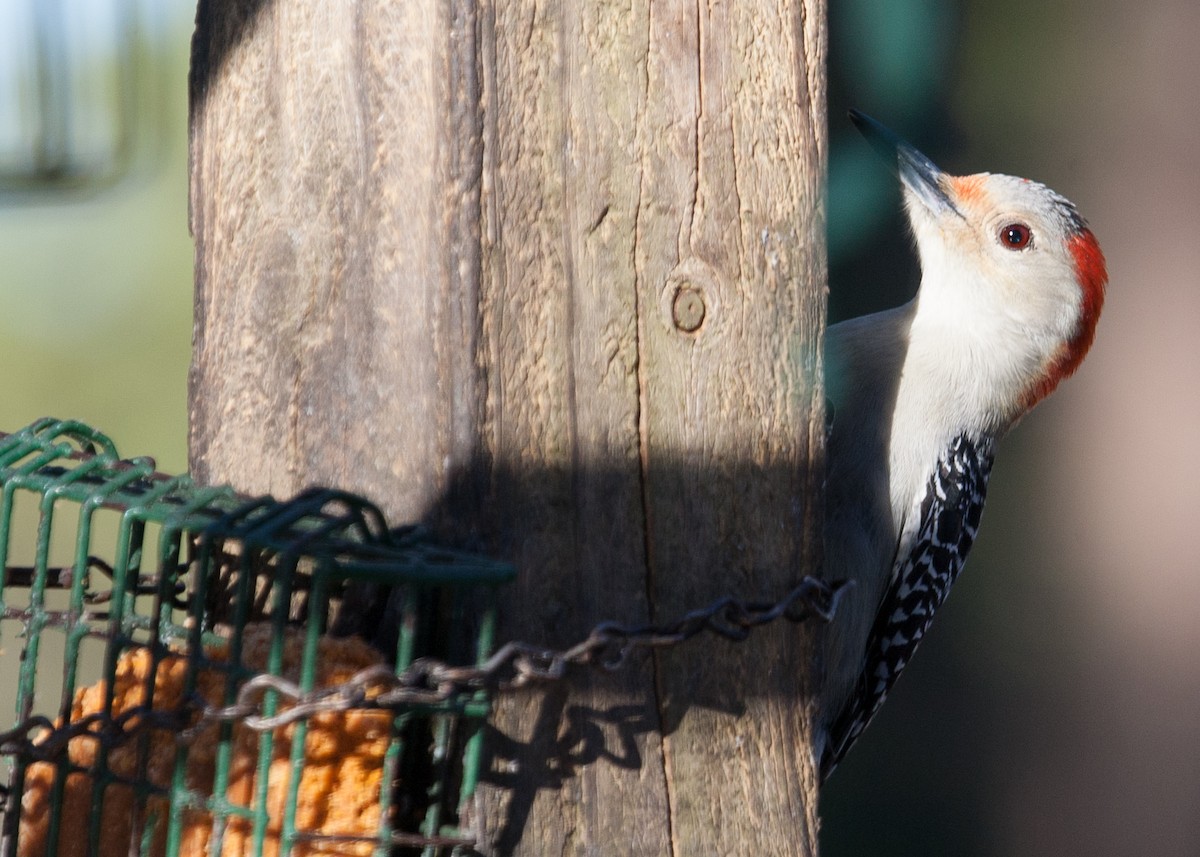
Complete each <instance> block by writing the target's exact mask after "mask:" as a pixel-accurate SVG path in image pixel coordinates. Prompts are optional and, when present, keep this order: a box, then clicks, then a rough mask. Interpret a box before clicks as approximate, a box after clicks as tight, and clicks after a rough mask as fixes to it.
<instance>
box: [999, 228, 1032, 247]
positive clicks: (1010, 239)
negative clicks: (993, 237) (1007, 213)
mask: <svg viewBox="0 0 1200 857" xmlns="http://www.w3.org/2000/svg"><path fill="white" fill-rule="evenodd" d="M1032 240H1033V233H1032V232H1030V231H1029V227H1028V226H1026V225H1025V224H1024V223H1009V224H1008V225H1007V226H1001V227H1000V243H1001V244H1002V245H1004V246H1005V247H1006V248H1008V249H1009V250H1024V249H1025V248H1026V247H1028V246H1029V242H1030V241H1032Z"/></svg>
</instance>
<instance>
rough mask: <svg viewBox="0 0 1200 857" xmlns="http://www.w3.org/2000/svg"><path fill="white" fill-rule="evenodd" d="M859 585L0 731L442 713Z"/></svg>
mask: <svg viewBox="0 0 1200 857" xmlns="http://www.w3.org/2000/svg"><path fill="white" fill-rule="evenodd" d="M849 585H850V584H848V583H846V582H844V581H843V582H838V583H834V584H827V583H825V582H823V581H820V580H816V579H814V578H811V577H805V578H804V579H803V580H802V581H801V582H800V584H799V585H797V586H796V587H794V588H793V589H792V590H790V591H789V592H788V593H786V594H785V595H784V596H783V597H782V598H780V599H778V600H776V601H747V600H741V599H737V598H732V597H726V598H721V599H720V600H718V601H715V602H713V603H712V604H710V605H709V606H707V607H705V608H702V609H699V610H693V611H692V612H690V613H688V614H686V615H685V616H683V617H682V618H680V619H678V620H676V621H674V622H670V623H666V624H661V625H640V626H634V627H630V626H626V625H621V624H618V623H616V622H601V623H600V624H599V625H596V626H595V627H594V628H593V629H592V631H591V633H589V634H588V635H587V637H585V638H584V639H583V640H581V641H580V642H578V643H576V644H575V645H573V646H570V647H568V648H564V649H552V648H547V647H545V646H539V645H534V644H532V643H523V642H510V643H506V644H504V645H503V646H501V647H500V648H499V649H498V650H497V651H496V653H495V654H493V655H492V656H491V657H490V658H488V659H487V660H486V661H484V662H483V663H481V664H479V665H477V666H452V665H450V664H447V663H445V662H443V661H439V660H437V659H434V658H420V659H418V660H416V661H414V662H413V663H412V664H411V665H410V666H409V667H408V668H407V669H405V670H403V671H402V672H401V673H400V674H399V675H396V674H395V673H394V672H393V671H392V669H391V668H390V667H388V666H387V665H385V664H378V665H375V666H372V667H368V668H367V669H364V670H360V671H359V672H358V673H356V674H355V675H354V676H352V677H351V678H350V679H348V680H347V681H345V682H343V683H341V684H337V685H332V686H329V687H324V688H318V689H315V690H312V691H304V690H303V689H301V687H300V686H299V685H298V684H296V683H295V682H292V681H289V680H287V679H284V678H281V677H279V676H273V675H267V674H260V675H256V676H254V677H252V678H250V679H249V680H247V681H246V682H245V683H243V684H242V685H241V687H240V688H239V690H238V695H237V699H236V701H235V702H234V704H233V705H230V706H226V707H212V706H208V705H206V704H205V703H204V701H203V700H201V699H199V698H195V699H193V700H192V705H191V706H187V705H185V706H184V707H182V708H179V709H175V710H171V711H162V710H150V709H148V708H146V707H144V706H142V707H136V708H131V709H129V710H127V711H125V712H123V713H122V714H121V715H120V716H118V717H111V716H106V715H103V714H93V715H90V716H88V717H86V718H82V719H80V720H77V721H73V722H71V723H69V724H67V725H65V726H55V724H54V723H53V722H52V721H50V720H49V719H47V718H44V717H35V718H31V719H30V720H28V721H26V722H25V723H22V724H20V725H19V726H18V727H17V728H15V729H12V730H10V731H8V732H0V755H22V756H24V757H25V758H27V759H50V758H53V757H54V756H56V755H57V754H59V753H61V752H62V751H63V750H64V749H65V747H66V746H67V744H68V743H69V742H70V741H71V740H73V739H75V738H77V737H80V736H88V737H89V738H91V739H93V740H96V741H98V742H101V743H103V744H106V745H108V746H109V747H110V748H111V747H113V746H116V745H117V744H121V743H125V742H126V741H128V740H129V739H130V738H131V737H132V736H133V735H134V734H136V733H138V732H140V731H142V730H144V729H147V728H157V729H166V730H170V731H172V732H174V733H175V734H176V735H177V740H179V741H188V740H190V739H191V738H193V737H194V736H195V735H196V733H197V732H198V731H199V730H201V729H203V728H204V727H205V726H207V725H209V724H211V723H214V722H238V723H243V724H245V725H246V726H247V727H249V728H250V729H254V730H256V731H269V730H274V729H278V728H280V727H283V726H287V725H289V724H291V723H295V722H297V721H300V720H304V719H307V718H310V717H312V716H314V715H317V714H321V713H325V712H334V711H350V710H362V709H367V710H370V709H397V708H402V707H405V706H412V705H440V704H445V703H448V702H451V701H453V700H456V699H461V698H464V697H466V696H468V695H471V694H474V693H475V692H477V691H480V690H484V689H489V690H496V691H501V692H504V691H510V690H515V689H518V688H521V687H524V686H526V685H529V684H532V683H534V682H553V681H559V680H562V679H563V678H564V677H565V676H566V674H567V668H568V667H570V666H591V667H597V668H601V669H605V670H610V671H611V670H616V669H619V668H620V667H621V666H622V665H624V664H625V663H626V662H627V661H628V660H629V658H630V656H631V655H632V654H633V653H634V652H636V651H647V650H653V649H660V648H665V647H670V646H677V645H679V644H681V643H684V642H686V641H687V640H690V639H692V638H693V637H695V636H697V635H699V634H701V633H704V632H707V633H711V634H713V635H714V636H718V637H723V638H725V639H728V640H733V641H742V640H745V639H746V638H747V637H748V636H749V635H750V632H751V631H752V630H753V629H755V628H757V627H760V626H762V625H766V624H769V623H771V622H774V621H776V620H778V619H786V620H788V621H789V622H793V623H798V622H803V621H805V620H807V619H809V618H810V617H813V616H815V617H817V618H818V619H821V620H822V621H824V622H828V621H830V620H831V619H832V618H833V615H834V613H835V612H836V610H837V605H838V601H839V599H840V598H841V595H842V593H843V592H844V591H845V589H846V588H847V587H848V586H849ZM268 691H274V693H275V694H276V699H277V702H278V703H283V704H287V705H288V707H287V708H285V709H284V710H282V711H279V712H277V713H274V714H271V715H267V714H265V713H263V702H264V699H265V698H266V694H267V692H268ZM35 733H37V735H36V737H34V734H35Z"/></svg>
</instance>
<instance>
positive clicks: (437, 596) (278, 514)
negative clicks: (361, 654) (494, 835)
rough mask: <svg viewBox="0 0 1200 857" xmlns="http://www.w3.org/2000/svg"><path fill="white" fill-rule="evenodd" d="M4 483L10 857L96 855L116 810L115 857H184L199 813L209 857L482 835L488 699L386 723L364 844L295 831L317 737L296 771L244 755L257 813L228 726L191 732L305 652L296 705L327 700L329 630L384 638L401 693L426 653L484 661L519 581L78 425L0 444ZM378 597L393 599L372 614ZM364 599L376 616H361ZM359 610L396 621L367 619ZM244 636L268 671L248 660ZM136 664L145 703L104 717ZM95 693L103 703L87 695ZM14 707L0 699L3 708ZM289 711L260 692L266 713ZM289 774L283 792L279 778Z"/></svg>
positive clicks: (34, 431)
mask: <svg viewBox="0 0 1200 857" xmlns="http://www.w3.org/2000/svg"><path fill="white" fill-rule="evenodd" d="M0 485H2V486H3V493H2V500H0V682H5V681H6V676H5V672H4V670H5V669H6V668H7V669H10V670H11V669H15V670H16V675H15V681H12V682H8V683H7V684H0V687H3V686H12V685H13V684H15V687H16V698H15V721H14V724H15V727H14V729H13V730H10V731H9V732H8V733H6V734H7V735H8V736H10V738H12V740H10V741H9V742H7V743H5V744H3V745H0V762H7V767H8V770H7V772H4V771H3V770H0V773H6V774H7V783H8V785H7V787H6V789H5V791H4V793H3V795H2V797H3V800H4V819H3V826H2V828H0V854H2V855H3V857H17V855H18V854H20V857H27V853H28V854H32V853H34V852H32V851H28V852H26V851H23V850H21V849H23V848H24V847H25V846H24V845H23V844H22V843H21V834H22V830H21V828H22V825H25V826H26V827H29V826H30V825H31V824H34V823H36V824H37V825H38V832H39V835H40V836H42V837H43V840H42V842H41V846H42V850H41V851H40V852H38V853H45V854H62V853H71V854H87V855H94V854H101V853H102V852H103V851H104V849H103V848H102V847H101V845H100V843H101V842H102V841H104V838H105V837H106V836H111V835H112V833H113V830H114V822H113V819H112V813H111V809H112V807H113V806H119V807H121V808H122V810H121V814H122V816H127V817H123V818H122V819H120V820H119V824H122V825H125V826H126V827H127V828H128V832H127V833H126V832H125V830H126V827H120V829H119V833H120V837H121V838H122V839H123V840H124V841H123V842H122V843H121V848H120V851H121V853H129V854H135V853H136V854H147V855H149V854H155V855H157V854H165V855H168V857H174V855H181V854H187V853H189V852H188V850H187V848H188V845H189V842H192V843H193V845H194V837H193V839H189V838H188V836H189V833H188V829H187V825H188V822H189V819H190V820H192V821H194V820H195V819H196V817H197V814H199V815H200V817H202V818H211V826H210V828H209V830H208V832H207V834H206V836H207V842H206V845H205V847H204V848H203V851H206V852H207V853H208V854H212V855H218V854H222V853H230V848H229V847H228V842H227V840H228V839H229V832H230V830H231V829H232V828H235V827H236V828H239V829H240V830H241V831H243V835H242V844H240V845H238V846H237V848H236V849H234V850H235V851H236V853H238V854H255V855H264V854H276V853H277V854H281V855H282V854H306V853H323V854H329V853H355V854H358V853H374V854H389V853H391V854H418V853H419V854H422V855H437V854H451V853H454V854H458V853H467V852H468V851H469V849H470V847H471V845H472V844H473V842H474V840H475V836H474V832H473V831H472V830H471V829H470V824H471V820H470V819H469V818H467V817H465V815H469V813H462V812H460V811H461V810H463V809H464V808H466V807H468V806H469V801H470V798H471V796H472V795H473V793H474V790H475V785H476V782H477V777H478V768H479V764H480V740H481V727H482V724H483V721H484V719H485V718H486V715H487V712H488V700H487V697H486V694H485V692H484V691H471V692H469V693H463V694H460V695H458V696H455V697H453V698H451V699H448V700H446V701H444V702H439V703H437V704H424V705H413V706H407V707H405V708H402V709H392V714H391V715H387V716H385V717H384V721H385V722H386V724H387V728H386V736H387V740H386V745H387V746H386V751H385V752H384V754H383V761H382V765H383V770H382V774H381V777H380V779H379V782H380V786H379V789H378V796H377V800H378V806H379V811H378V817H379V824H378V828H377V830H375V831H370V832H368V834H366V835H364V834H362V833H354V834H346V833H344V832H343V833H340V834H339V833H334V834H330V833H327V832H322V831H321V830H314V829H306V828H305V827H304V825H303V823H302V821H303V819H302V818H300V814H298V799H299V797H300V795H299V790H300V789H301V787H302V786H303V784H304V780H303V777H304V771H305V768H306V766H310V758H309V755H308V750H307V749H306V736H307V735H308V731H309V729H310V725H311V723H312V722H315V721H313V719H312V718H311V717H305V718H301V719H299V720H298V722H296V724H295V725H294V727H292V728H293V729H294V731H293V732H292V733H291V734H290V735H289V736H287V737H288V740H290V748H289V752H288V754H287V758H286V760H281V759H280V758H278V756H277V754H275V753H274V744H275V742H276V741H277V740H281V739H280V737H279V736H280V735H281V734H282V733H280V732H279V730H268V731H262V732H259V733H256V735H255V736H252V737H251V739H250V740H251V746H253V743H254V742H255V741H256V742H257V756H256V758H255V759H254V766H255V774H254V777H253V778H252V779H251V782H252V784H253V785H252V791H253V795H252V797H251V799H249V800H246V801H238V800H232V799H230V797H229V789H230V787H231V784H232V782H233V779H234V771H235V769H236V768H238V766H239V765H242V766H244V765H245V764H246V758H245V756H246V740H245V736H244V735H243V736H242V737H241V738H239V737H238V725H237V724H235V723H233V722H228V721H226V722H221V723H220V724H219V725H214V726H213V727H212V728H211V729H209V731H208V733H207V735H199V736H198V734H197V733H195V730H194V729H193V730H192V731H191V732H189V731H188V729H189V724H194V723H195V720H196V715H197V713H198V711H199V710H200V709H201V708H204V707H205V705H204V703H205V700H204V699H203V697H202V694H201V693H200V692H199V691H200V685H202V684H205V683H207V685H208V686H210V688H211V686H212V685H213V683H214V681H215V683H216V686H217V687H218V688H219V694H220V695H221V699H220V704H222V705H225V706H228V705H231V704H233V703H234V701H235V699H236V697H237V694H238V689H239V687H241V686H242V684H243V682H244V681H245V680H246V679H248V678H250V677H251V676H253V675H255V674H257V673H260V672H265V673H267V674H271V675H281V674H282V673H281V668H282V666H283V663H284V660H285V659H286V657H287V652H288V650H289V647H292V648H298V650H299V651H300V653H301V654H300V658H299V675H298V683H299V685H300V687H301V688H302V689H303V690H304V691H311V690H314V689H315V688H316V689H319V688H317V685H316V680H317V675H318V673H319V668H320V667H321V666H322V664H321V662H320V660H321V658H320V656H321V655H323V653H325V652H326V650H327V649H326V648H323V647H328V646H331V645H334V644H333V643H331V642H330V641H331V640H333V639H334V637H333V636H332V635H331V634H330V633H329V632H330V631H336V630H337V627H336V626H338V625H339V624H341V625H342V632H344V630H345V629H346V628H349V629H350V630H355V631H358V632H360V633H361V632H364V631H372V630H377V626H379V625H380V624H386V626H387V628H390V629H394V634H393V635H391V636H389V635H388V634H386V633H385V634H382V635H378V634H376V635H374V636H375V640H374V642H375V643H376V645H379V644H380V642H381V641H382V643H383V644H384V645H385V646H386V648H385V649H384V651H385V652H386V653H387V654H388V655H389V656H391V657H388V658H387V661H388V664H389V666H390V667H391V668H393V669H394V670H395V673H396V674H397V675H398V674H399V673H400V672H402V671H403V670H404V669H405V668H406V667H407V666H409V665H410V664H411V663H412V662H413V661H414V659H417V658H419V657H422V656H427V655H428V656H436V657H439V658H444V659H448V660H450V661H451V662H456V663H464V664H478V663H482V662H483V661H484V660H485V659H486V657H487V655H488V654H489V652H490V649H491V646H492V632H493V625H494V618H495V617H494V611H493V607H492V606H491V603H490V598H489V597H488V595H487V593H488V592H490V591H491V589H492V588H493V587H494V586H496V585H498V584H499V583H501V582H503V581H505V580H507V579H509V578H510V577H511V575H512V568H511V567H510V566H508V565H505V564H502V563H496V562H492V561H489V560H486V559H482V558H479V557H476V556H472V555H469V554H464V553H459V552H451V551H446V550H443V549H439V548H435V547H433V546H431V545H429V544H428V543H427V542H425V541H424V540H422V539H421V538H420V537H419V534H417V533H415V532H414V531H411V530H397V531H391V530H388V528H387V526H386V523H385V521H384V519H383V516H382V515H381V514H380V512H379V511H378V509H376V508H375V507H373V506H371V505H370V504H369V503H366V502H365V501H363V500H362V499H361V498H358V497H355V496H353V495H350V494H347V493H345V492H338V491H332V490H315V491H309V492H306V493H304V494H302V495H300V496H299V497H297V498H296V499H295V500H293V501H290V502H286V503H280V502H277V501H275V500H273V499H271V498H259V499H247V498H245V497H242V496H239V495H238V494H236V493H235V492H234V491H232V490H231V489H229V488H200V487H197V486H195V485H194V484H193V483H192V482H191V481H190V480H189V479H188V478H187V477H171V476H166V475H163V474H160V473H157V472H156V471H155V467H154V462H153V460H151V459H148V458H140V459H132V460H121V459H120V457H119V456H118V454H117V451H116V449H115V447H114V446H113V444H112V442H111V441H110V440H109V439H108V438H106V437H105V436H104V435H102V434H100V433H98V432H96V431H95V430H93V429H91V428H89V427H88V426H86V425H83V424H81V423H78V422H66V421H58V420H50V419H47V420H41V421H39V422H37V423H34V424H33V425H30V426H28V427H26V428H25V429H23V430H21V431H19V432H17V433H14V434H12V435H0ZM31 535H32V539H30V538H29V536H31ZM30 542H32V543H31V544H30ZM30 554H32V562H30V563H28V564H27V565H22V564H21V560H22V559H23V558H27V557H29V556H30ZM381 588H386V591H389V592H391V593H392V596H391V598H390V599H381V598H379V597H378V595H379V593H380V591H382V590H381ZM355 592H358V593H359V599H358V601H357V602H356V601H355V600H354V593H355ZM363 592H366V593H368V595H370V594H374V595H375V596H376V597H375V598H373V599H367V600H364V599H363V598H362V593H363ZM368 601H370V602H371V603H376V604H378V603H387V604H388V605H390V608H389V609H390V611H391V612H390V613H387V614H385V615H383V616H359V615H358V611H360V610H361V609H362V605H363V604H364V603H368ZM339 611H340V612H339ZM355 620H357V623H356V622H355ZM387 628H385V630H387ZM248 629H254V630H253V631H251V630H248ZM251 633H257V634H258V637H257V638H256V639H257V643H258V644H260V646H259V647H260V648H261V649H263V650H264V651H263V656H264V657H265V663H258V664H252V663H250V662H248V661H247V659H246V658H245V657H244V654H245V653H244V651H243V649H244V648H245V647H246V645H247V640H248V635H249V634H251ZM264 634H265V636H264ZM360 648H367V647H365V644H363V645H361V646H360ZM131 653H135V654H136V653H140V654H141V655H142V656H148V657H149V663H150V667H149V668H148V669H146V670H144V675H143V676H142V677H141V678H139V679H138V680H137V681H138V682H139V687H138V689H137V692H138V693H140V694H141V695H140V697H137V696H136V694H135V699H138V700H139V704H138V705H136V706H134V707H133V708H132V709H130V710H124V711H121V712H118V711H117V709H116V708H114V699H115V698H116V697H117V695H118V694H119V693H120V692H121V685H122V681H124V682H125V684H128V681H129V680H128V678H123V676H124V673H122V672H121V670H122V669H124V665H125V664H126V662H127V660H128V659H129V658H131V657H132V656H133V654H131ZM181 658H182V659H183V660H184V661H185V662H186V670H185V672H184V675H183V679H182V692H181V695H179V698H178V699H177V700H176V701H175V703H174V705H167V704H165V703H164V704H160V705H156V704H155V694H156V693H158V694H159V695H160V697H163V699H165V698H166V696H167V695H168V694H166V692H165V691H164V690H163V686H162V684H161V682H160V678H161V675H162V674H163V673H164V672H165V671H168V670H170V669H174V668H175V667H176V666H177V664H178V662H179V661H180V659H181ZM293 659H294V658H293ZM101 676H102V677H103V679H104V681H103V683H102V684H91V685H89V684H88V682H89V681H90V680H91V679H94V678H97V677H101ZM214 677H215V679H214ZM56 682H57V683H58V685H59V686H57V687H55V684H56ZM366 690H367V688H364V691H366ZM89 692H90V693H93V694H99V696H100V698H102V700H103V705H102V710H101V711H99V712H98V713H96V712H93V714H92V715H91V716H90V718H91V719H90V722H86V723H84V722H82V721H76V722H73V720H72V712H73V707H74V709H75V715H76V716H77V715H78V714H79V711H78V698H79V697H80V695H81V694H85V695H86V694H87V693H89ZM5 696H7V693H4V692H3V691H0V704H2V703H3V702H4V697H5ZM212 703H213V700H212V699H208V700H207V704H208V707H209V708H210V709H211V707H212ZM6 707H7V706H6ZM278 707H279V700H278V698H277V694H276V693H275V692H274V691H272V690H267V691H266V692H265V694H264V696H263V699H262V702H261V714H263V715H266V716H270V715H272V714H274V713H275V712H276V710H277V709H278ZM363 707H364V710H366V709H369V708H370V706H369V704H367V703H365V702H364V706H363ZM376 714H378V712H377V711H376ZM3 723H4V721H2V720H0V730H2V729H4V728H5V727H4V726H3ZM164 735H166V736H169V737H170V747H169V755H173V757H174V758H173V760H171V764H169V765H168V767H167V771H168V772H169V776H164V775H163V774H162V771H161V770H160V768H161V759H157V760H156V755H155V754H156V753H158V754H160V755H161V748H162V745H163V741H164V737H163V736H164ZM12 736H16V737H15V738H13V737H12ZM22 738H23V740H22ZM201 738H202V739H203V740H201ZM210 741H211V742H215V747H213V746H209V743H210ZM239 741H240V742H241V743H239ZM80 742H82V743H83V744H86V746H87V748H88V750H87V752H86V753H85V754H83V755H84V756H86V760H82V761H81V760H80V759H79V758H76V755H75V751H71V752H68V748H69V747H74V746H78V745H79V744H80ZM121 753H125V754H126V757H125V759H124V761H123V763H122V764H117V759H118V755H119V754H121ZM239 753H240V754H241V756H240V757H239ZM129 754H132V756H133V759H134V762H133V764H132V766H130V764H128V756H129ZM197 754H211V755H212V757H213V759H214V766H213V768H214V769H213V779H212V784H211V788H197V787H196V785H195V783H193V782H191V781H190V780H189V774H188V771H189V758H190V757H195V756H197ZM280 764H285V765H286V766H287V772H288V773H287V776H286V778H284V779H282V780H281V779H279V778H278V777H277V774H276V773H275V770H276V768H277V767H278V766H279V765H280ZM38 765H41V768H40V771H39V769H38V768H37V766H38ZM48 765H49V766H52V769H51V768H48V767H47V766H48ZM152 769H153V770H152ZM47 770H52V772H53V773H52V776H51V777H50V778H49V780H48V782H50V783H51V784H50V785H49V787H48V789H44V790H43V791H48V794H42V795H41V798H42V799H44V800H45V804H44V805H45V807H46V810H45V812H44V813H43V814H42V816H39V818H38V819H34V818H33V817H32V813H31V812H26V813H25V814H24V816H25V817H23V813H22V811H21V807H22V800H23V797H25V798H26V799H27V798H28V795H25V792H26V786H27V785H28V782H27V781H32V780H33V779H36V777H34V776H32V775H34V774H38V773H39V772H40V773H41V774H45V773H46V771H47ZM43 779H45V778H44V777H43ZM164 780H166V781H165V782H164ZM279 782H285V783H286V789H287V794H286V800H285V801H284V804H283V811H282V818H278V817H274V816H270V813H269V812H268V804H269V798H270V795H268V791H269V789H271V788H279V785H278V784H277V783H279ZM397 782H399V783H401V785H400V786H396V784H397ZM80 784H82V786H83V788H85V789H90V799H89V800H87V802H86V806H85V809H86V812H84V813H82V814H79V813H76V812H75V811H74V809H76V808H77V807H71V806H69V801H68V800H67V799H66V798H67V797H69V796H70V794H72V791H71V790H72V789H76V790H77V789H78V787H79V786H80ZM273 784H275V785H273ZM117 794H120V795H123V796H124V797H123V798H122V799H121V800H118V799H117V798H115V797H114V795H117ZM26 802H27V803H28V800H26ZM106 807H107V809H106ZM126 807H127V811H126V809H125V808H126ZM68 810H71V811H68ZM80 816H86V818H81V817H80ZM269 816H270V817H269ZM81 825H83V827H81ZM84 828H85V829H86V835H85V836H82V837H81V836H80V835H79V834H80V832H81V830H82V829H84ZM25 832H26V833H28V832H29V831H28V830H26V831H25ZM193 833H194V831H193ZM80 840H82V841H80ZM109 847H111V846H109ZM223 849H224V850H223ZM339 849H342V850H340V851H339ZM104 857H107V855H106V854H105V855H104Z"/></svg>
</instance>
